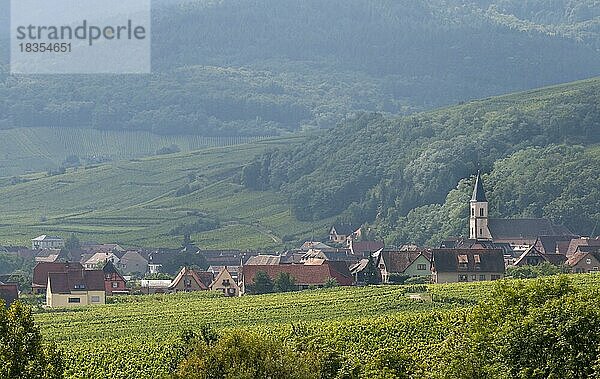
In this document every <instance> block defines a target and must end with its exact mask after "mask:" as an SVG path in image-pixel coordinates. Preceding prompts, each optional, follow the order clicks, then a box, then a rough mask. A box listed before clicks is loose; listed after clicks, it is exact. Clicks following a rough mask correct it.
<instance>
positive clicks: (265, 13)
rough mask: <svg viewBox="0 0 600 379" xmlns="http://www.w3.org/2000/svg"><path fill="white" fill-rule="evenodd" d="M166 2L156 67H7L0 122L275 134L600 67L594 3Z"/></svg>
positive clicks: (0, 72)
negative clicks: (18, 71)
mask: <svg viewBox="0 0 600 379" xmlns="http://www.w3.org/2000/svg"><path fill="white" fill-rule="evenodd" d="M155 3H156V4H155V10H154V24H153V51H152V57H153V68H154V71H155V72H154V74H152V75H143V76H104V75H103V76H91V77H81V76H77V77H72V78H70V77H65V76H58V77H53V76H44V77H37V76H34V77H31V76H29V77H19V76H17V77H10V76H8V75H7V73H6V70H7V68H6V67H4V68H1V67H0V99H2V101H0V128H4V129H6V128H15V127H31V126H35V127H44V126H49V127H54V126H61V127H76V128H96V129H126V130H137V131H140V130H146V131H152V132H155V133H161V134H201V135H208V136H218V135H272V134H276V133H279V132H281V131H284V130H296V129H298V128H300V127H302V126H304V125H309V126H315V127H331V126H333V125H335V124H336V123H337V122H338V121H340V120H342V119H344V118H345V117H346V116H348V115H352V114H353V113H354V112H356V111H378V112H386V113H393V114H408V113H412V112H414V111H419V110H423V109H431V108H434V107H437V106H441V105H448V104H454V103H458V102H460V101H466V100H470V99H474V98H481V97H486V96H490V95H497V94H502V93H509V92H513V91H517V90H524V89H530V88H535V87H539V86H543V85H550V84H557V83H564V82H568V81H573V80H577V79H584V78H589V77H593V76H596V75H598V74H600V71H599V70H600V52H599V50H598V49H599V48H600V42H599V41H600V38H599V35H600V26H599V25H600V5H599V3H598V2H597V1H593V0H555V1H551V2H550V1H542V0H537V1H526V2H524V1H522V0H477V1H475V0H470V1H468V0H394V1H391V0H329V1H322V0H284V1H282V0H252V1H247V0H221V1H209V0H198V1H188V0H179V1H156V2H155ZM0 4H2V5H3V6H4V7H3V9H0V14H2V15H4V16H0V17H6V15H7V14H8V12H5V10H7V9H8V8H7V5H8V1H7V0H0ZM2 20H4V18H1V19H0V21H2ZM1 23H2V24H3V26H2V28H0V33H2V32H4V33H6V30H5V29H6V28H5V24H6V22H1ZM2 46H3V47H4V48H2V49H0V50H1V51H0V54H2V55H3V57H4V58H3V61H4V62H6V61H7V59H8V58H7V57H8V48H7V47H6V44H2Z"/></svg>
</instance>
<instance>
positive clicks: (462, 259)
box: [458, 254, 469, 269]
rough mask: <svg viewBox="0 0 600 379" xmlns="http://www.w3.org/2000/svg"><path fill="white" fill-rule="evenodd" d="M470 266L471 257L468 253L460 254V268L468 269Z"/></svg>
mask: <svg viewBox="0 0 600 379" xmlns="http://www.w3.org/2000/svg"><path fill="white" fill-rule="evenodd" d="M468 266H469V257H468V256H467V255H466V254H460V255H459V256H458V268H461V269H466V268H467V267H468Z"/></svg>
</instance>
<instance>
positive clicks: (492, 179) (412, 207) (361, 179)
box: [242, 79, 600, 243]
mask: <svg viewBox="0 0 600 379" xmlns="http://www.w3.org/2000/svg"><path fill="white" fill-rule="evenodd" d="M598 143H600V79H594V80H589V81H584V82H578V83H575V84H572V85H565V86H559V87H553V88H548V89H542V90H538V91H531V92H528V93H522V94H517V95H511V96H504V97H499V98H494V99H491V100H483V101H475V102H471V103H468V104H465V105H461V106H455V107H451V108H447V109H442V110H438V111H434V112H429V113H421V114H417V115H412V116H406V117H396V118H390V117H384V116H382V115H378V114H372V113H368V114H362V115H360V116H358V117H356V119H354V120H353V121H351V122H348V123H346V124H343V125H340V126H338V127H336V128H334V129H332V130H330V131H327V132H326V133H324V134H323V135H322V136H320V137H318V138H314V139H312V140H311V141H310V142H308V143H305V144H303V145H301V146H295V147H291V148H280V149H278V150H272V151H270V152H267V153H265V154H263V155H262V156H260V157H258V158H257V159H256V160H255V161H254V162H253V163H251V164H249V165H247V166H246V167H245V168H244V169H243V172H242V181H243V183H244V184H245V186H246V187H247V188H251V189H255V190H279V191H282V192H284V193H285V194H287V196H288V199H289V202H290V206H291V209H292V212H293V213H294V215H295V216H296V217H297V218H298V219H301V220H320V219H323V218H326V217H332V216H339V218H340V220H342V221H347V222H352V223H356V224H365V223H367V224H369V225H368V226H369V227H371V228H372V229H373V230H374V231H375V233H376V235H377V236H378V237H381V238H386V239H387V240H389V241H390V242H394V243H405V242H417V243H425V242H427V243H437V242H439V241H440V240H441V239H443V238H445V237H448V236H451V235H457V236H458V235H461V234H462V235H465V234H466V218H467V214H468V211H467V204H468V201H469V197H470V192H471V191H472V184H473V183H472V179H469V178H470V177H471V176H472V175H473V174H474V173H476V172H477V170H481V171H482V172H483V173H484V174H485V175H484V181H485V182H486V188H487V191H488V200H489V201H490V212H491V215H492V217H513V216H518V217H549V218H551V219H553V220H554V221H556V222H559V223H564V224H565V225H566V226H568V227H569V228H571V229H572V230H573V231H574V232H577V233H580V234H582V235H590V234H592V233H594V230H595V231H596V233H597V232H598V231H599V230H598V227H600V177H599V175H598V167H599V164H600V147H599V146H598Z"/></svg>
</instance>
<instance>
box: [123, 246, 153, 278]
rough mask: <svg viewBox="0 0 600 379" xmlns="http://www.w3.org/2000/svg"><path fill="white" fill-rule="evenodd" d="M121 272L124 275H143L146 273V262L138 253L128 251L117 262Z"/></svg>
mask: <svg viewBox="0 0 600 379" xmlns="http://www.w3.org/2000/svg"><path fill="white" fill-rule="evenodd" d="M119 265H120V266H121V271H122V272H123V273H124V274H127V275H129V274H141V275H143V274H145V273H147V272H148V260H147V259H146V258H144V257H143V256H142V255H141V254H140V253H139V252H137V251H132V250H129V251H127V252H126V253H125V254H123V256H122V257H121V260H120V261H119Z"/></svg>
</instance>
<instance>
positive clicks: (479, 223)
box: [469, 172, 492, 241]
mask: <svg viewBox="0 0 600 379" xmlns="http://www.w3.org/2000/svg"><path fill="white" fill-rule="evenodd" d="M469 205H470V208H471V210H470V212H471V216H470V219H469V238H470V239H472V240H486V241H489V240H491V239H492V236H491V234H490V231H489V229H488V201H487V198H486V197H485V190H484V189H483V180H481V174H480V173H479V172H477V179H475V187H474V188H473V195H472V196H471V201H470V204H469Z"/></svg>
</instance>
